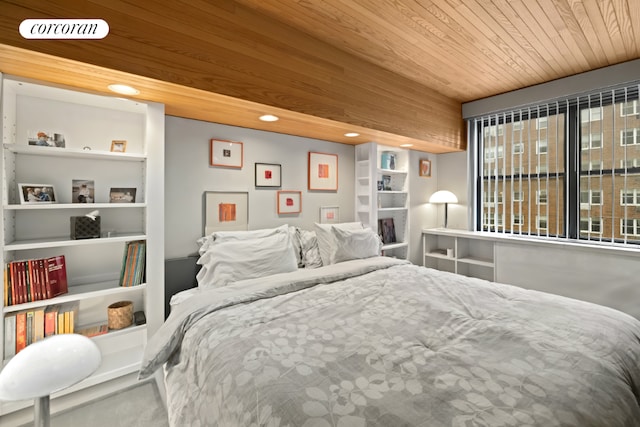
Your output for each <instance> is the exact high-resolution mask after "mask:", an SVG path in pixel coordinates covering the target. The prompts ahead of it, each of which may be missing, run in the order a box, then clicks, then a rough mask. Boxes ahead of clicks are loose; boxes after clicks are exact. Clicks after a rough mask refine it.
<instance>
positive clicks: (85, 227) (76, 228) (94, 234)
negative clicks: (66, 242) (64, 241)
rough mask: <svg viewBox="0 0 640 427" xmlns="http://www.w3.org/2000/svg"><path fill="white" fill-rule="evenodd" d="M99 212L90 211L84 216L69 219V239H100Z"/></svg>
mask: <svg viewBox="0 0 640 427" xmlns="http://www.w3.org/2000/svg"><path fill="white" fill-rule="evenodd" d="M98 214H99V212H98V211H97V210H96V211H92V212H89V213H88V214H86V215H84V216H72V217H71V239H73V240H78V239H96V238H98V237H100V217H99V216H98Z"/></svg>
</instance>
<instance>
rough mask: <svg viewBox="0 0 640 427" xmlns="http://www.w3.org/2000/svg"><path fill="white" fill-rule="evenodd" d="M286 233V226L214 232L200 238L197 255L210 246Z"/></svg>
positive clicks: (287, 227)
mask: <svg viewBox="0 0 640 427" xmlns="http://www.w3.org/2000/svg"><path fill="white" fill-rule="evenodd" d="M288 231H289V226H288V225H287V224H284V225H281V226H280V227H276V228H262V229H259V230H239V231H215V232H213V233H211V234H209V235H207V236H204V237H200V238H199V239H198V240H196V242H197V243H198V245H200V249H198V253H199V254H200V255H203V254H204V253H205V252H206V251H207V250H208V249H209V248H210V247H211V245H212V244H217V243H222V242H230V241H237V240H249V239H261V238H264V237H268V236H272V235H274V234H276V233H287V232H288Z"/></svg>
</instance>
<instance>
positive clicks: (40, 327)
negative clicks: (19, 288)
mask: <svg viewBox="0 0 640 427" xmlns="http://www.w3.org/2000/svg"><path fill="white" fill-rule="evenodd" d="M78 305H79V304H78V302H77V301H76V302H70V303H66V304H54V305H50V306H47V307H38V308H34V309H31V310H22V311H18V312H15V313H9V314H7V315H5V317H4V358H5V359H8V358H10V357H12V356H13V355H15V354H17V353H18V352H19V351H21V350H22V349H24V348H25V347H26V346H28V345H29V344H33V343H34V342H38V341H40V340H42V339H44V338H46V337H48V336H51V335H55V334H72V333H74V332H76V318H77V316H78Z"/></svg>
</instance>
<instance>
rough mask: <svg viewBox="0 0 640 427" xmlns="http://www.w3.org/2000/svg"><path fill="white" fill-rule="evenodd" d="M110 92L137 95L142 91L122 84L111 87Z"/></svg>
mask: <svg viewBox="0 0 640 427" xmlns="http://www.w3.org/2000/svg"><path fill="white" fill-rule="evenodd" d="M109 90H111V91H113V92H115V93H119V94H121V95H137V94H139V93H140V91H139V90H138V89H136V88H134V87H131V86H128V85H122V84H113V85H109Z"/></svg>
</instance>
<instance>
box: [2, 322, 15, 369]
mask: <svg viewBox="0 0 640 427" xmlns="http://www.w3.org/2000/svg"><path fill="white" fill-rule="evenodd" d="M15 354H16V315H15V313H13V314H7V315H6V316H5V317H4V359H5V360H7V359H10V358H12V357H13V356H15Z"/></svg>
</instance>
